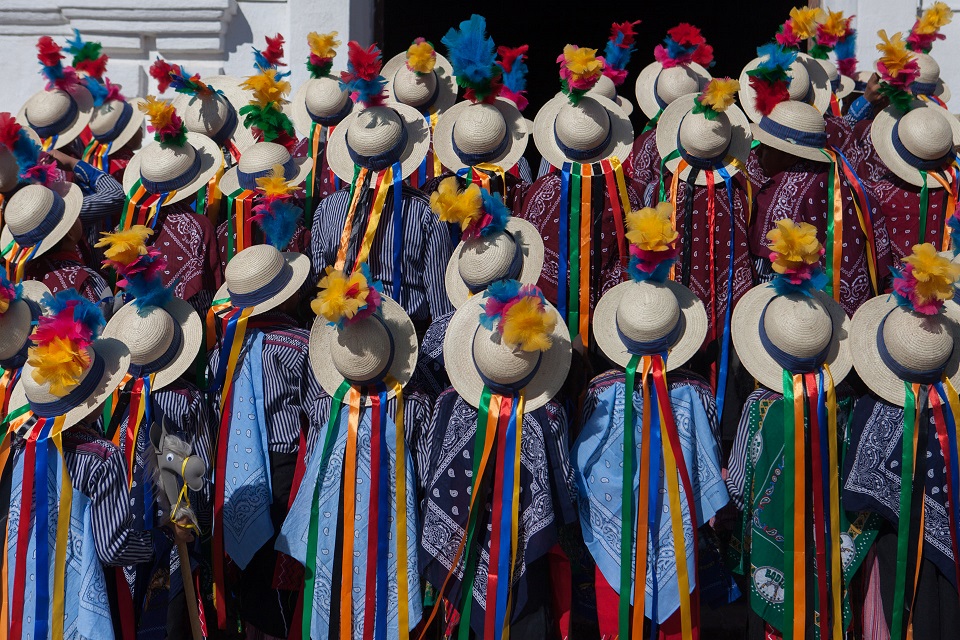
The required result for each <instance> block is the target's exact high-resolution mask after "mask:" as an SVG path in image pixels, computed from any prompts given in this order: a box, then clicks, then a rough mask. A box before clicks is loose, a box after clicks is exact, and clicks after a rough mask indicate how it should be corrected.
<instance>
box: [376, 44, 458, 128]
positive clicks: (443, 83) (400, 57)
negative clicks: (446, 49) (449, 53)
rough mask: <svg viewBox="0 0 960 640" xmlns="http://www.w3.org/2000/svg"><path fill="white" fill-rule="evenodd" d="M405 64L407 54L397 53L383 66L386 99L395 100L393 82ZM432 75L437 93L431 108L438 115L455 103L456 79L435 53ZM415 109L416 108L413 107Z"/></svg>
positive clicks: (442, 59) (443, 60) (448, 66)
mask: <svg viewBox="0 0 960 640" xmlns="http://www.w3.org/2000/svg"><path fill="white" fill-rule="evenodd" d="M406 64H407V52H406V51H404V52H402V53H398V54H397V55H395V56H393V57H392V58H390V59H389V60H387V63H386V64H385V65H383V69H382V70H381V71H380V75H382V76H383V77H384V78H386V79H387V87H386V89H387V99H389V100H396V98H395V97H394V96H393V80H394V78H396V77H397V72H398V71H400V69H401V68H402V67H404V66H406ZM433 73H434V75H436V76H437V84H438V93H437V99H436V101H434V103H433V106H434V107H436V109H437V112H438V113H443V112H444V111H446V110H447V109H449V108H450V107H452V106H453V105H454V104H456V102H457V77H456V76H455V75H453V65H452V64H450V61H449V60H447V59H446V58H445V57H443V56H442V55H440V53H439V52H437V57H436V63H435V64H434V67H433ZM415 108H416V107H415Z"/></svg>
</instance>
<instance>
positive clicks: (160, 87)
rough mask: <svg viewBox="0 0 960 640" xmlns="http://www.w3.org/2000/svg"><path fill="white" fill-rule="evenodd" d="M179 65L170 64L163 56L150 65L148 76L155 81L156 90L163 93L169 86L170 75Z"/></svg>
mask: <svg viewBox="0 0 960 640" xmlns="http://www.w3.org/2000/svg"><path fill="white" fill-rule="evenodd" d="M178 66H179V65H175V64H170V63H169V62H167V61H166V60H164V59H163V58H159V57H158V58H157V59H156V60H154V61H153V64H152V65H150V77H151V78H153V79H154V80H156V81H157V91H159V92H160V93H164V92H165V91H166V90H167V88H168V87H169V86H170V75H171V73H173V71H174V69H175V68H176V67H178Z"/></svg>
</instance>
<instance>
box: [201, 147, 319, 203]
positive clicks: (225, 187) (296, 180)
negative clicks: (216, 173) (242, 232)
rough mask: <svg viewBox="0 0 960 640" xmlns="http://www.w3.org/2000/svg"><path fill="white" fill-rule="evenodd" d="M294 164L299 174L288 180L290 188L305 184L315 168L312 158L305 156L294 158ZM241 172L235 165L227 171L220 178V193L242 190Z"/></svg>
mask: <svg viewBox="0 0 960 640" xmlns="http://www.w3.org/2000/svg"><path fill="white" fill-rule="evenodd" d="M293 162H294V164H295V165H297V173H296V174H295V175H294V176H293V177H292V178H290V179H289V180H287V184H289V185H290V186H293V187H296V186H298V185H301V184H303V182H304V181H305V180H306V179H307V174H308V173H310V169H312V168H313V164H312V163H311V162H310V158H308V157H306V156H304V157H302V158H294V159H293ZM239 171H240V166H239V165H234V166H232V167H230V168H229V169H227V170H226V171H225V172H224V173H223V176H222V177H221V178H220V182H219V187H220V193H223V194H231V193H233V192H234V191H236V190H237V189H240V176H239V175H238V172H239Z"/></svg>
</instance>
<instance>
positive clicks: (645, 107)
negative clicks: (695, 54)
mask: <svg viewBox="0 0 960 640" xmlns="http://www.w3.org/2000/svg"><path fill="white" fill-rule="evenodd" d="M686 67H687V69H688V70H689V71H691V72H692V73H693V74H694V75H695V76H698V77H699V78H700V80H701V82H700V86H701V88H703V87H705V86H706V85H707V83H708V82H710V80H712V79H713V77H712V76H711V75H710V72H709V71H707V70H706V69H704V68H703V67H702V66H701V65H699V64H697V63H696V62H691V63H689V64H687V65H686ZM661 71H663V65H662V64H660V63H659V62H651V63H650V64H648V65H647V66H645V67H644V68H643V69H641V70H640V75H638V76H637V82H636V84H635V85H634V93H635V94H636V96H637V104H638V105H640V110H641V111H643V115H645V116H647V118H648V119H653V118H655V117H656V116H657V114H658V113H660V104H659V103H658V102H657V94H656V86H657V77H658V76H659V75H660V72H661Z"/></svg>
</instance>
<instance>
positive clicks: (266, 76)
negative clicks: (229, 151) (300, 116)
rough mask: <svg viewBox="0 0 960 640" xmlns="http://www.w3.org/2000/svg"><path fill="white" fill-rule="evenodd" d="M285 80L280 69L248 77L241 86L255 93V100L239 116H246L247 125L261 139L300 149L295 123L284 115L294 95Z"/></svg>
mask: <svg viewBox="0 0 960 640" xmlns="http://www.w3.org/2000/svg"><path fill="white" fill-rule="evenodd" d="M285 77H286V75H285V74H282V73H280V72H278V71H277V70H276V69H263V70H262V71H261V72H260V73H258V74H256V75H252V76H249V77H248V78H246V79H245V80H244V81H243V82H242V83H241V85H240V86H241V87H243V88H244V89H248V90H249V91H251V92H253V99H252V100H251V101H250V103H249V104H248V105H246V106H244V107H241V108H240V110H239V112H238V113H239V114H240V115H241V116H243V124H244V126H245V127H247V128H248V129H251V130H252V131H253V132H254V134H255V136H256V137H257V139H258V140H262V141H266V142H276V143H278V144H282V145H283V146H285V147H286V148H287V149H288V150H290V149H293V148H294V147H295V146H296V144H297V137H296V134H295V132H294V127H293V122H292V121H291V120H290V117H289V116H287V114H286V113H284V112H283V105H285V104H287V102H288V100H287V95H288V94H289V93H290V83H289V82H288V81H287V80H285V79H284V78H285Z"/></svg>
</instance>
